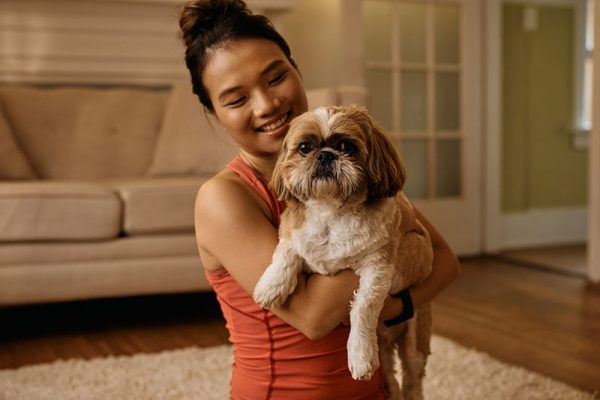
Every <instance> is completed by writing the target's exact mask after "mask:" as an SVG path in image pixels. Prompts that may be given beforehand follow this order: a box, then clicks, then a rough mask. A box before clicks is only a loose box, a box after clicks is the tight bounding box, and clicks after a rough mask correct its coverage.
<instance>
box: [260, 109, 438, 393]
mask: <svg viewBox="0 0 600 400" xmlns="http://www.w3.org/2000/svg"><path fill="white" fill-rule="evenodd" d="M404 180H405V173H404V167H403V165H402V162H401V161H400V158H399V156H398V153H397V152H396V150H395V148H394V146H393V145H392V143H391V142H390V140H389V139H388V138H387V136H386V134H385V133H384V130H383V129H382V128H381V127H380V126H379V125H378V124H377V123H376V122H375V121H374V120H373V119H372V118H371V117H370V116H369V114H368V113H367V111H366V109H364V108H361V107H356V106H352V107H326V108H319V109H317V110H315V111H312V112H307V113H304V114H302V115H301V116H299V117H297V118H296V119H294V121H292V123H291V126H290V130H289V132H288V134H287V137H286V139H285V141H284V144H283V148H282V152H281V154H280V157H279V159H278V161H277V164H276V167H275V171H274V173H273V177H272V180H271V184H272V186H273V188H274V190H275V192H276V193H277V194H278V196H279V197H280V198H281V199H284V200H286V201H287V204H288V206H287V209H286V211H285V212H284V213H283V214H282V218H281V226H280V242H279V244H278V246H277V249H276V251H275V253H274V255H273V262H272V263H271V265H270V266H269V267H268V268H267V269H266V271H265V273H264V274H263V276H262V277H261V279H260V280H259V282H258V284H257V285H256V288H255V291H254V299H255V300H256V302H257V303H259V304H261V305H262V306H264V307H266V308H270V307H274V306H277V305H279V304H281V303H283V302H284V301H285V299H286V298H287V297H288V296H289V294H290V293H292V292H293V290H294V288H295V286H296V283H297V282H296V281H297V274H298V273H299V272H300V271H302V270H306V271H310V272H316V273H320V274H335V273H337V272H338V271H340V270H342V269H347V268H351V269H353V270H354V271H355V273H356V274H357V275H358V276H359V277H360V284H359V288H358V290H357V291H356V294H355V297H354V300H353V301H352V307H351V312H350V321H351V330H350V336H349V339H348V365H349V369H350V372H351V373H352V376H353V378H355V379H370V378H371V377H372V375H373V373H374V372H375V371H376V370H377V368H378V367H379V365H380V360H381V365H382V368H383V370H384V375H385V379H386V385H387V388H388V392H389V398H394V399H400V398H405V400H408V399H421V398H422V396H423V394H422V379H423V376H424V373H425V363H426V360H427V356H428V354H429V340H430V336H431V309H430V307H429V306H428V305H426V306H424V307H421V308H420V309H419V311H418V312H417V313H416V317H415V318H413V319H412V320H410V321H408V322H407V323H405V324H402V325H399V326H395V327H392V328H384V329H381V327H380V329H379V335H377V326H378V316H379V314H380V312H381V309H382V307H383V304H384V300H385V298H386V297H387V295H388V294H389V293H396V292H399V291H400V290H402V289H404V288H407V287H410V286H412V285H415V284H418V283H419V282H421V281H422V280H423V279H425V277H426V276H427V275H428V274H429V273H430V271H431V263H432V259H433V252H432V249H431V241H430V238H429V234H428V232H427V230H426V229H425V228H424V227H423V226H422V225H421V223H420V222H419V221H418V220H417V218H416V217H415V213H414V210H413V208H412V206H411V204H410V202H409V201H408V199H407V198H406V196H405V195H404V194H403V193H402V192H401V189H402V186H403V185H404ZM396 349H397V350H398V353H399V355H400V358H401V360H402V366H403V368H402V369H403V383H402V392H401V391H400V388H399V385H398V383H397V382H396V380H395V378H394V369H393V368H394V367H393V366H394V354H395V350H396Z"/></svg>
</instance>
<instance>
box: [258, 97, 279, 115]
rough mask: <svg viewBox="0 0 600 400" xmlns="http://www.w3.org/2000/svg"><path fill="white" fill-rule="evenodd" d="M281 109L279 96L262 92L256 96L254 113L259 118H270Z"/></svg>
mask: <svg viewBox="0 0 600 400" xmlns="http://www.w3.org/2000/svg"><path fill="white" fill-rule="evenodd" d="M279 107H281V101H280V100H279V98H277V96H274V95H273V94H272V93H269V92H260V93H257V94H256V96H255V101H254V113H255V114H256V116H257V117H264V116H269V115H271V114H273V113H275V112H276V111H277V110H278V109H279Z"/></svg>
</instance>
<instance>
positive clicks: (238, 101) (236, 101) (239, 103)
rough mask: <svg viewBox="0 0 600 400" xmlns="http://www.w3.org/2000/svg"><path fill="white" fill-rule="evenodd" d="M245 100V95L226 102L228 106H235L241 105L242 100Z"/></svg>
mask: <svg viewBox="0 0 600 400" xmlns="http://www.w3.org/2000/svg"><path fill="white" fill-rule="evenodd" d="M245 100H246V98H245V97H240V98H238V99H235V100H233V101H230V102H229V103H227V106H228V107H237V106H241V105H242V104H243V103H244V101H245Z"/></svg>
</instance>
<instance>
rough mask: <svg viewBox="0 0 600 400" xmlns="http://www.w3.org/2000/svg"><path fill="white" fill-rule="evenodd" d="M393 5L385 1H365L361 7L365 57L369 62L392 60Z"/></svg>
mask: <svg viewBox="0 0 600 400" xmlns="http://www.w3.org/2000/svg"><path fill="white" fill-rule="evenodd" d="M392 15H393V4H392V3H391V2H387V1H365V2H364V5H363V32H364V45H365V46H364V50H365V57H366V59H367V60H370V61H379V62H390V61H391V60H392V52H391V47H392V46H391V40H392Z"/></svg>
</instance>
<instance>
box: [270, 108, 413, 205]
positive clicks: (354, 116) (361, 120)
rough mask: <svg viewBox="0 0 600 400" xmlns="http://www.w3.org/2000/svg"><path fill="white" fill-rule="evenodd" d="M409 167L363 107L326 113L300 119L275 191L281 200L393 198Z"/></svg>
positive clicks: (277, 174) (279, 169)
mask: <svg viewBox="0 0 600 400" xmlns="http://www.w3.org/2000/svg"><path fill="white" fill-rule="evenodd" d="M404 179H405V175H404V167H403V165H402V163H401V162H400V158H399V157H398V153H397V152H396V149H395V148H394V146H393V144H392V143H391V142H390V140H389V139H388V138H387V136H386V135H385V133H384V131H383V129H382V128H381V127H380V126H379V124H377V123H376V122H375V121H374V120H373V119H372V118H371V117H370V116H369V115H368V113H367V110H366V109H365V108H362V107H357V106H351V107H337V106H331V107H321V108H318V109H316V110H314V111H308V112H306V113H304V114H302V115H300V116H298V117H297V118H295V119H294V120H293V121H292V122H291V125H290V129H289V131H288V134H287V136H286V138H285V140H284V143H283V147H282V150H281V153H280V155H279V159H278V161H277V164H276V166H275V170H274V172H273V177H272V179H271V185H272V187H273V188H274V190H275V192H276V193H277V195H278V197H279V198H280V199H282V200H286V201H290V200H298V201H302V202H304V201H307V200H310V199H314V200H326V201H333V202H337V203H352V202H354V203H357V202H364V201H370V200H374V199H377V198H381V197H390V196H394V195H395V194H396V193H397V192H398V191H399V190H401V189H402V186H403V185H404Z"/></svg>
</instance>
